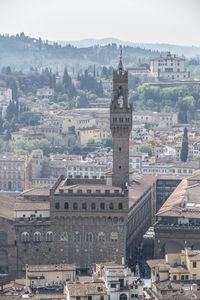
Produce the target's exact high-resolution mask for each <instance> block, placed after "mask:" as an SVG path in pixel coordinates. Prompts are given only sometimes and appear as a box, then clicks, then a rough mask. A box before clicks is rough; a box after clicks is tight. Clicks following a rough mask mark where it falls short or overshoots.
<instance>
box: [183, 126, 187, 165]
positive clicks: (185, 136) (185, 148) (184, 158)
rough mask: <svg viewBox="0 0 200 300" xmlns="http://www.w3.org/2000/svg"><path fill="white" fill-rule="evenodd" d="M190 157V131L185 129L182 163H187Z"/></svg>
mask: <svg viewBox="0 0 200 300" xmlns="http://www.w3.org/2000/svg"><path fill="white" fill-rule="evenodd" d="M187 157H188V130H187V128H184V134H183V141H182V148H181V161H183V162H186V161H187Z"/></svg>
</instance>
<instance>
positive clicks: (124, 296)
mask: <svg viewBox="0 0 200 300" xmlns="http://www.w3.org/2000/svg"><path fill="white" fill-rule="evenodd" d="M119 300H127V295H126V294H121V295H120V296H119Z"/></svg>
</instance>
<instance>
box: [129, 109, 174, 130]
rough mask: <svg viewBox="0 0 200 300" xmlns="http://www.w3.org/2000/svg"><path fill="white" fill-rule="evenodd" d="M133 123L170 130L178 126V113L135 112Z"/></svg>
mask: <svg viewBox="0 0 200 300" xmlns="http://www.w3.org/2000/svg"><path fill="white" fill-rule="evenodd" d="M133 122H143V123H148V124H155V125H156V126H157V127H158V128H169V127H172V126H174V125H177V124H178V113H163V112H150V111H147V112H134V113H133Z"/></svg>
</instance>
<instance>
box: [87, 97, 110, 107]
mask: <svg viewBox="0 0 200 300" xmlns="http://www.w3.org/2000/svg"><path fill="white" fill-rule="evenodd" d="M110 102H111V99H110V98H96V99H91V100H89V102H88V104H89V107H109V106H110Z"/></svg>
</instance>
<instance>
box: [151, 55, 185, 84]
mask: <svg viewBox="0 0 200 300" xmlns="http://www.w3.org/2000/svg"><path fill="white" fill-rule="evenodd" d="M150 70H151V73H152V74H156V75H157V77H158V79H160V80H167V81H170V80H176V81H179V80H185V79H187V78H189V77H190V74H189V72H186V70H185V59H184V58H181V57H177V56H176V55H171V53H170V52H168V54H167V56H166V57H162V56H160V57H158V58H153V59H151V61H150Z"/></svg>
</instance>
